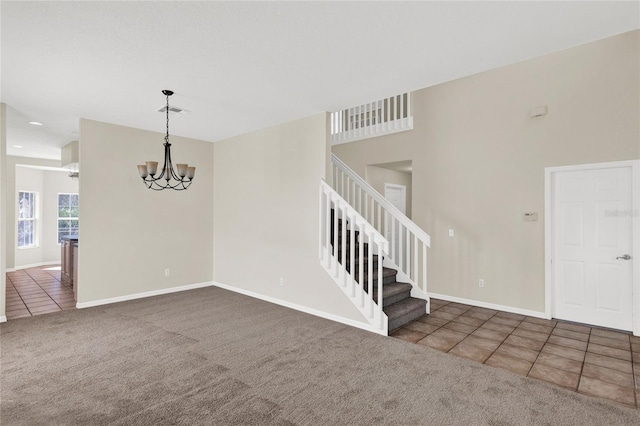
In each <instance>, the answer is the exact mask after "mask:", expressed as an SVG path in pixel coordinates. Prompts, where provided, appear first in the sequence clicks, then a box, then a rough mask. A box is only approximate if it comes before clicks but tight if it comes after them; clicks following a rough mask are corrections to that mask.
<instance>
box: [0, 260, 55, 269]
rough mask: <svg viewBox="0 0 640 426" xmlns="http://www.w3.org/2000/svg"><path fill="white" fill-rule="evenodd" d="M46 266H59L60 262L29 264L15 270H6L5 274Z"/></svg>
mask: <svg viewBox="0 0 640 426" xmlns="http://www.w3.org/2000/svg"><path fill="white" fill-rule="evenodd" d="M47 265H60V260H51V261H49V262H38V263H30V264H28V265H20V266H16V267H15V268H7V272H15V271H19V270H21V269H29V268H37V267H39V266H47Z"/></svg>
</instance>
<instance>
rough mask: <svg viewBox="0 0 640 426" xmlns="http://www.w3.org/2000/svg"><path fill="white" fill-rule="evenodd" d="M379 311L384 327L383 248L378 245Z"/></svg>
mask: <svg viewBox="0 0 640 426" xmlns="http://www.w3.org/2000/svg"><path fill="white" fill-rule="evenodd" d="M378 253H379V256H378V309H377V313H378V317H379V318H380V325H381V326H382V312H383V311H382V306H383V302H384V301H383V300H382V291H383V283H382V281H383V278H382V257H381V256H382V248H381V246H380V245H379V244H378Z"/></svg>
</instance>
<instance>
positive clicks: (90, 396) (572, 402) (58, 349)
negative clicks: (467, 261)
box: [0, 288, 640, 425]
mask: <svg viewBox="0 0 640 426" xmlns="http://www.w3.org/2000/svg"><path fill="white" fill-rule="evenodd" d="M0 339H1V340H0V351H1V352H0V362H1V365H0V371H1V376H0V379H1V381H0V386H1V389H0V397H1V401H0V424H2V425H105V424H108V425H165V424H180V425H211V424H215V425H225V424H244V425H266V424H277V425H294V424H295V425H315V424H320V425H327V424H331V425H337V424H339V425H347V424H349V425H350V424H361V425H365V424H366V425H370V424H397V425H419V424H425V425H426V424H430V425H445V424H446V425H512V424H513V425H521V424H532V425H533V424H535V425H539V424H540V425H546V424H549V425H631V424H640V416H639V413H638V412H637V411H636V410H633V409H629V408H624V407H622V406H618V405H615V404H613V403H608V402H606V401H603V400H599V399H595V398H590V397H588V396H584V395H580V394H577V393H574V392H570V391H566V390H563V389H561V388H557V387H554V386H550V385H547V384H545V383H543V382H539V381H536V380H532V379H527V378H522V377H519V376H516V375H514V374H511V373H509V372H507V371H503V370H499V369H494V368H492V367H489V366H486V365H480V364H476V363H474V362H471V361H467V360H464V359H459V358H456V357H455V356H453V355H447V354H443V353H440V352H438V351H435V350H433V349H430V348H427V347H421V346H418V345H414V344H409V343H405V342H402V341H399V340H396V339H392V338H387V337H383V336H378V335H375V334H372V333H368V332H366V331H361V330H358V329H354V328H351V327H347V326H344V325H341V324H338V323H334V322H331V321H327V320H324V319H321V318H317V317H313V316H310V315H306V314H303V313H300V312H297V311H293V310H289V309H286V308H283V307H279V306H276V305H272V304H269V303H266V302H262V301H259V300H256V299H252V298H249V297H245V296H242V295H238V294H235V293H232V292H229V291H225V290H221V289H218V288H205V289H200V290H193V291H189V292H183V293H175V294H171V295H166V296H159V297H154V298H150V299H144V300H137V301H131V302H126V303H120V304H116V305H109V306H104V307H98V308H91V309H84V310H78V311H67V312H60V313H55V314H50V315H46V316H38V317H33V318H24V319H18V320H14V321H10V322H8V323H5V324H2V325H1V326H0Z"/></svg>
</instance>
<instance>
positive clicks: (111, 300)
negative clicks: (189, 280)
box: [76, 281, 215, 309]
mask: <svg viewBox="0 0 640 426" xmlns="http://www.w3.org/2000/svg"><path fill="white" fill-rule="evenodd" d="M212 285H215V283H213V282H212V281H208V282H204V283H198V284H188V285H183V286H180V287H170V288H163V289H160V290H152V291H145V292H143V293H135V294H128V295H126V296H118V297H110V298H108V299H100V300H92V301H91V302H78V303H76V308H78V309H84V308H91V307H94V306H101V305H109V304H111V303H118V302H126V301H128V300H135V299H143V298H145V297H153V296H160V295H162V294H169V293H177V292H179V291H186V290H195V289H196V288H203V287H211V286H212Z"/></svg>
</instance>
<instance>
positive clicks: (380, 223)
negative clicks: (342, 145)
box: [378, 203, 382, 234]
mask: <svg viewBox="0 0 640 426" xmlns="http://www.w3.org/2000/svg"><path fill="white" fill-rule="evenodd" d="M378 232H380V233H381V234H382V206H381V205H380V203H378Z"/></svg>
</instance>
